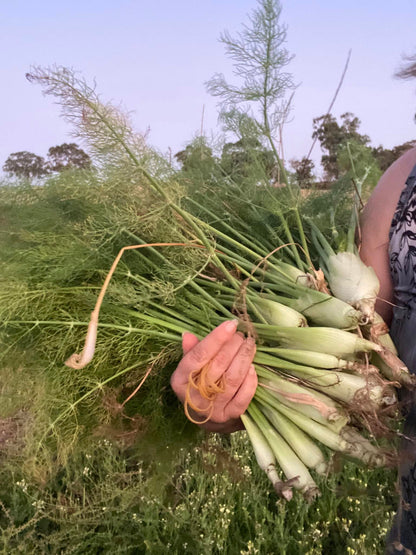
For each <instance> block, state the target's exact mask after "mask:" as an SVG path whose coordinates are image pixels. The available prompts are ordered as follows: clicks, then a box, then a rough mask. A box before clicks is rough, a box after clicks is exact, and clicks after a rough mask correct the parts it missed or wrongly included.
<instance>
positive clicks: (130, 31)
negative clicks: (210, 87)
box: [0, 0, 416, 166]
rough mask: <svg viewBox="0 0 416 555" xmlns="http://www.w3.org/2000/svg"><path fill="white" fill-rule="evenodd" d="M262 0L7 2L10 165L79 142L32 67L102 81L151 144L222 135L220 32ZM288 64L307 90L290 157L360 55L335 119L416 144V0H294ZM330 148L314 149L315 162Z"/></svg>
mask: <svg viewBox="0 0 416 555" xmlns="http://www.w3.org/2000/svg"><path fill="white" fill-rule="evenodd" d="M254 7H256V2H255V0H222V1H220V0H200V1H199V2H198V1H197V0H176V1H167V0H153V1H151V2H150V1H143V0H118V1H115V0H114V1H109V0H99V1H98V0H83V1H81V0H70V1H69V0H60V1H57V0H53V1H52V0H38V1H37V2H34V1H33V0H13V1H10V0H0V67H1V86H0V166H1V165H3V163H4V161H5V159H6V158H7V156H8V155H9V154H10V153H11V152H16V151H20V150H29V151H31V152H35V153H36V154H39V155H42V156H45V155H46V152H47V150H48V148H49V147H50V146H53V145H56V144H60V143H62V142H67V141H70V140H72V139H71V136H70V127H69V126H68V125H67V124H65V123H64V122H63V121H62V120H61V119H60V118H59V115H58V114H59V110H58V108H57V107H56V106H54V105H53V103H52V99H51V98H47V97H46V98H45V97H43V96H42V94H41V91H40V88H39V87H38V86H35V85H31V84H29V83H28V82H27V81H26V79H25V73H26V72H27V71H28V70H29V69H30V66H31V65H32V64H35V65H43V66H47V65H51V64H58V65H65V66H70V67H73V68H75V69H77V70H79V71H81V72H82V74H83V75H84V77H85V78H86V79H87V80H88V81H90V82H91V81H92V80H93V79H95V80H96V82H97V88H98V91H99V92H100V93H101V95H102V97H103V99H106V100H109V99H112V100H114V101H115V102H117V103H120V102H121V103H122V104H123V106H125V107H126V108H127V109H128V110H130V111H132V112H133V121H134V124H135V127H136V129H137V130H139V131H146V130H147V129H149V139H148V141H149V143H150V144H152V145H154V146H155V147H157V148H158V149H160V150H161V151H163V152H166V151H167V150H168V149H169V148H171V149H172V152H173V153H175V152H177V151H178V150H180V149H181V148H183V146H184V145H185V144H186V143H187V142H188V141H189V140H191V139H192V137H193V136H194V135H195V134H197V133H198V132H199V129H200V126H201V115H202V111H203V107H205V109H204V113H205V116H204V129H205V132H206V133H207V134H210V133H211V132H212V133H213V134H215V133H217V132H218V130H219V129H218V126H217V112H216V100H215V99H214V98H212V97H210V96H209V95H208V94H207V93H206V91H205V86H204V82H205V81H206V80H208V79H209V78H210V77H211V76H212V75H213V73H215V72H218V71H219V72H221V71H222V72H225V73H226V75H230V72H229V70H230V64H229V62H228V61H227V60H226V58H225V55H224V50H223V47H222V45H221V44H220V43H219V42H218V37H219V34H220V32H221V31H223V30H224V29H228V30H230V31H231V32H234V31H236V30H238V29H239V28H240V26H241V23H242V22H245V21H247V19H246V14H247V13H249V12H250V11H251V10H252V9H253V8H254ZM282 7H283V11H282V17H281V21H282V23H285V24H286V25H287V26H288V31H287V48H288V50H289V51H290V52H291V53H293V54H295V59H294V60H293V62H292V63H291V65H290V66H289V70H290V71H292V73H293V74H294V77H295V81H297V82H298V83H300V86H299V88H298V90H297V92H296V95H295V98H294V103H293V107H294V109H293V113H292V121H291V122H290V123H289V124H288V125H287V126H286V128H285V134H284V146H285V154H286V158H289V159H290V158H292V157H297V158H300V157H301V156H303V155H304V154H306V153H307V151H308V149H309V146H310V144H311V133H312V119H313V118H314V117H317V116H319V115H322V114H323V113H324V112H325V111H326V109H327V107H328V105H329V103H330V100H331V98H332V96H333V94H334V91H335V89H336V86H337V84H338V81H339V78H340V75H341V72H342V69H343V66H344V63H345V60H346V57H347V54H348V51H349V49H352V57H351V61H350V66H349V70H348V73H347V76H346V79H345V82H344V86H343V88H342V90H341V92H340V94H339V97H338V99H337V102H336V104H335V107H334V110H333V113H334V115H339V114H341V113H343V112H345V111H352V112H353V113H354V114H356V115H357V116H358V117H359V118H360V119H361V120H362V126H361V130H362V132H365V133H367V134H368V135H369V136H370V137H371V139H372V142H373V144H374V145H379V144H383V145H384V146H386V147H392V146H394V145H397V144H400V143H403V142H404V141H406V140H411V139H415V138H416V126H415V124H414V122H413V114H414V113H415V112H416V81H415V82H402V81H398V80H395V79H393V77H392V75H393V73H394V71H395V69H396V68H397V67H398V65H399V64H400V59H401V55H402V54H405V53H412V52H415V51H416V0H395V1H394V2H393V1H392V0H390V1H387V0H367V1H365V0H361V1H358V0H339V1H335V0H332V1H329V0H320V1H318V0H317V1H313V0H312V1H308V0H283V1H282ZM318 157H319V152H318V151H316V152H315V158H318Z"/></svg>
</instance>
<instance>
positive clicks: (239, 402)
mask: <svg viewBox="0 0 416 555" xmlns="http://www.w3.org/2000/svg"><path fill="white" fill-rule="evenodd" d="M257 383H258V379H257V374H256V370H255V369H254V366H253V365H252V364H251V365H250V368H249V371H248V373H247V375H246V377H245V379H244V381H243V383H242V384H241V386H240V388H239V389H238V390H237V392H236V394H235V395H234V397H233V398H232V399H231V400H230V402H229V403H228V404H227V406H226V407H225V409H224V418H225V420H226V421H228V420H232V419H234V418H239V417H240V416H241V415H242V414H243V413H244V412H246V410H247V407H248V406H249V404H250V402H251V400H252V398H253V397H254V394H255V392H256V389H257Z"/></svg>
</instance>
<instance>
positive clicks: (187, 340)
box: [182, 331, 199, 355]
mask: <svg viewBox="0 0 416 555" xmlns="http://www.w3.org/2000/svg"><path fill="white" fill-rule="evenodd" d="M197 343H199V339H198V338H197V336H196V335H194V334H193V333H190V332H189V331H186V332H185V333H184V334H183V335H182V350H183V354H184V355H186V353H188V352H189V351H190V350H191V349H193V348H194V347H195V345H196V344H197Z"/></svg>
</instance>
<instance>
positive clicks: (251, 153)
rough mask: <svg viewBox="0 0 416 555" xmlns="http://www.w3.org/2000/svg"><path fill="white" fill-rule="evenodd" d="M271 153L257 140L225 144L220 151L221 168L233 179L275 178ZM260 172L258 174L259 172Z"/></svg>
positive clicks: (245, 139)
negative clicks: (261, 175) (261, 176)
mask: <svg viewBox="0 0 416 555" xmlns="http://www.w3.org/2000/svg"><path fill="white" fill-rule="evenodd" d="M275 166H276V164H275V159H274V155H273V152H272V151H271V150H267V149H266V148H265V147H264V146H263V145H262V144H261V142H260V141H259V140H258V139H255V138H253V137H250V138H246V137H243V138H241V139H240V140H238V141H237V142H235V143H231V142H230V143H226V144H225V145H224V147H223V149H222V154H221V167H222V168H223V170H224V173H225V174H227V175H230V176H232V177H233V178H234V179H235V178H237V177H238V178H239V179H242V178H245V177H252V178H253V179H256V177H260V175H259V174H260V173H262V172H263V173H264V174H265V175H263V178H264V177H266V178H268V179H270V178H272V177H275V176H274V169H275ZM259 170H260V172H259Z"/></svg>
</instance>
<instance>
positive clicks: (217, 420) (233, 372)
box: [171, 320, 257, 433]
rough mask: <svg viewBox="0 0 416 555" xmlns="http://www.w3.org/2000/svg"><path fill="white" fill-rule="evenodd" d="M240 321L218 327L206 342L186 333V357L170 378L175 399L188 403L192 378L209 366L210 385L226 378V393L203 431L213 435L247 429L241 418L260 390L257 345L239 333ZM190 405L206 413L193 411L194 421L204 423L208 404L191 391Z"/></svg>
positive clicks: (183, 342)
mask: <svg viewBox="0 0 416 555" xmlns="http://www.w3.org/2000/svg"><path fill="white" fill-rule="evenodd" d="M236 330H237V321H232V320H231V321H227V322H223V323H222V324H220V325H219V326H218V327H216V328H215V329H214V330H213V331H212V332H211V333H210V334H208V335H207V336H206V337H205V338H204V339H202V340H201V341H199V339H198V338H197V337H196V336H195V335H193V334H192V333H185V334H184V336H183V340H182V348H183V352H184V355H185V356H184V357H183V358H182V360H181V362H180V363H179V365H178V367H177V368H176V370H175V371H174V373H173V374H172V377H171V386H172V389H173V390H174V391H175V393H176V395H177V396H178V397H179V399H180V400H181V401H182V403H183V402H184V401H185V396H186V390H187V387H188V380H189V375H190V373H191V372H192V371H194V370H199V369H201V368H203V367H204V366H206V365H207V364H208V363H209V369H208V372H207V376H206V378H207V381H209V383H214V382H217V381H218V380H219V379H220V378H221V377H222V376H223V377H224V383H225V390H224V392H223V393H219V394H217V396H216V397H215V399H214V401H213V407H212V414H211V417H210V419H209V420H208V421H207V422H205V423H203V424H201V427H202V428H204V429H206V430H209V431H212V432H223V433H227V432H233V431H236V430H241V429H243V428H244V426H243V424H242V422H241V420H240V415H241V414H243V412H245V410H246V409H247V407H248V405H249V404H250V401H251V399H252V398H253V396H254V393H255V391H256V387H257V374H256V372H255V370H254V366H253V364H252V362H253V358H254V354H255V352H256V345H255V342H254V340H253V339H252V338H251V337H248V338H245V337H244V335H243V334H242V333H240V332H237V331H236ZM190 391H191V401H192V403H193V404H194V405H195V406H196V407H198V408H201V409H206V410H207V412H205V413H204V412H202V413H197V412H195V411H192V414H191V416H192V418H193V419H194V420H196V421H198V420H200V421H201V422H202V421H203V420H205V418H206V416H207V414H208V410H209V402H208V401H207V400H206V399H204V398H203V397H201V395H200V394H199V393H198V391H197V390H196V389H193V388H191V390H190Z"/></svg>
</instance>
